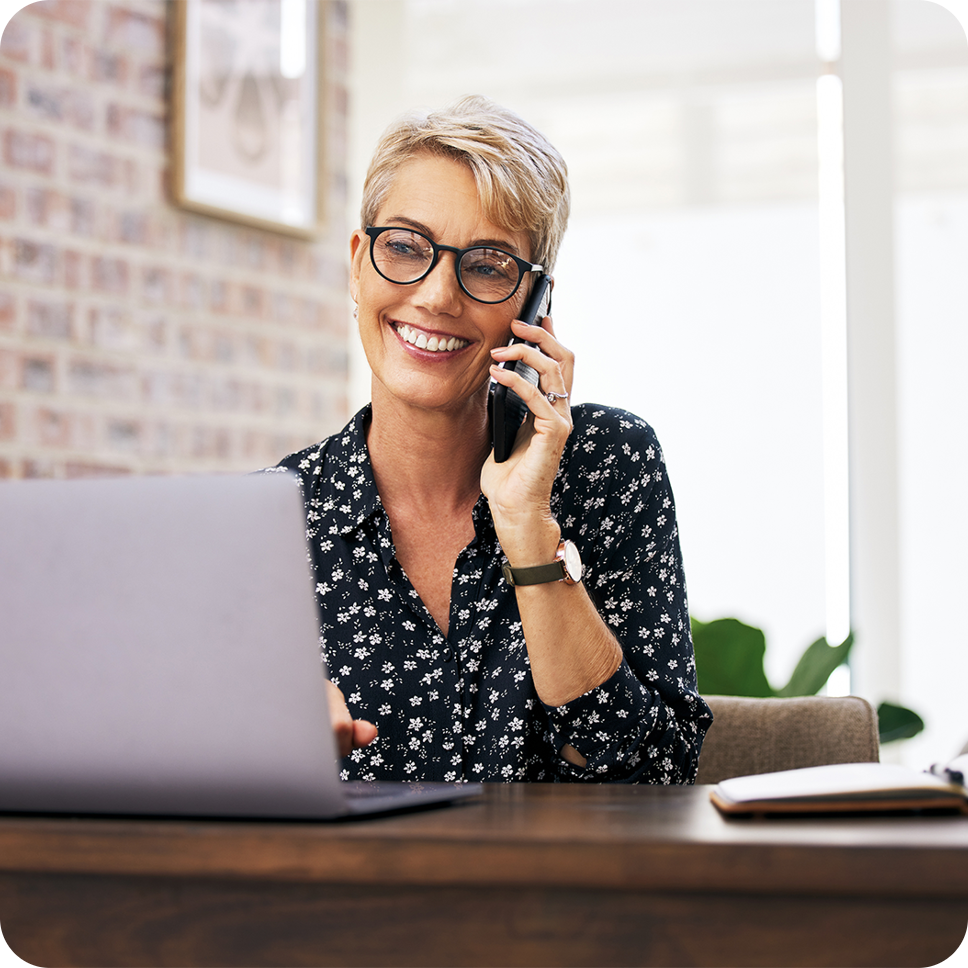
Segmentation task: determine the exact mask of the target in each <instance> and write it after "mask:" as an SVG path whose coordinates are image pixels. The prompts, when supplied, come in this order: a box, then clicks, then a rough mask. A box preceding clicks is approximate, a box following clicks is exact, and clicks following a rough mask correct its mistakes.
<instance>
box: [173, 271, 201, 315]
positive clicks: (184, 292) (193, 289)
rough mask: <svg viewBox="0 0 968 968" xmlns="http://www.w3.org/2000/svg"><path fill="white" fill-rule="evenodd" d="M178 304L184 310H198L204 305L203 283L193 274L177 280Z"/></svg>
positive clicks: (186, 274) (184, 275)
mask: <svg viewBox="0 0 968 968" xmlns="http://www.w3.org/2000/svg"><path fill="white" fill-rule="evenodd" d="M178 303H179V305H181V306H182V307H184V308H185V309H194V310H200V309H201V308H202V307H203V306H204V305H205V283H204V282H203V281H202V280H201V279H200V278H199V277H198V276H197V275H195V274H194V273H185V274H183V275H182V276H181V278H180V280H179V289H178Z"/></svg>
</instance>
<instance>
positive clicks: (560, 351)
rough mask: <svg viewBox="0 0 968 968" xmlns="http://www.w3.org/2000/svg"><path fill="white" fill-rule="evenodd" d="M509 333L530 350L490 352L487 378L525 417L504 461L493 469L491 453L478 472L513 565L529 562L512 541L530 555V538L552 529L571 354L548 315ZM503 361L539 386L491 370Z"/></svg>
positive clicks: (568, 423) (515, 325) (516, 347)
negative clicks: (520, 405)
mask: <svg viewBox="0 0 968 968" xmlns="http://www.w3.org/2000/svg"><path fill="white" fill-rule="evenodd" d="M511 330H512V332H513V334H514V335H515V336H517V337H519V338H521V339H524V340H526V341H527V342H529V343H534V344H535V345H534V346H528V345H526V343H515V344H513V345H511V346H501V347H497V348H495V349H493V350H491V355H492V356H493V357H494V360H495V365H494V366H492V367H491V375H492V377H493V378H494V379H495V380H496V381H497V382H498V383H502V384H504V385H505V386H507V387H509V388H510V389H511V390H513V391H514V392H515V393H517V394H518V396H519V397H520V398H521V399H522V400H523V401H524V403H525V405H526V406H527V408H528V411H529V412H528V415H527V417H526V418H525V421H524V423H523V425H522V426H521V429H520V430H519V431H518V434H517V437H516V439H515V442H514V449H513V450H512V452H511V454H510V456H509V457H508V459H507V460H506V461H504V462H502V463H500V464H498V463H496V462H495V460H494V454H493V453H491V455H490V456H489V457H488V459H487V461H486V462H485V464H484V468H483V470H482V471H481V490H482V491H483V492H484V494H485V496H486V497H487V499H488V503H489V504H490V506H491V514H492V516H493V518H494V524H495V527H496V529H497V532H498V537H499V538H500V540H501V546H502V548H503V550H504V553H505V554H506V555H507V557H508V560H509V561H511V563H512V564H513V565H525V564H529V563H531V562H525V561H521V560H516V559H518V558H519V553H518V549H517V547H516V545H517V544H518V542H517V541H516V538H518V537H520V538H521V539H522V543H523V546H524V547H526V548H530V551H529V552H526V553H528V554H534V553H535V551H536V550H537V549H535V548H534V544H535V537H536V536H537V535H540V534H541V533H542V532H545V531H547V532H548V533H549V535H550V534H551V531H556V529H557V525H554V519H553V518H552V516H551V503H550V502H551V487H552V484H553V483H554V479H555V475H556V474H557V472H558V463H559V461H560V460H561V454H562V451H563V450H564V447H565V441H566V440H567V439H568V435H569V434H570V433H571V428H572V419H571V405H570V403H569V395H570V394H571V386H572V380H573V377H574V372H575V354H574V353H572V352H571V350H569V349H567V348H566V347H564V346H562V345H561V343H559V342H558V340H557V339H556V338H555V333H554V326H553V324H552V321H551V317H550V316H545V318H544V319H543V320H542V322H541V325H540V326H527V325H525V324H524V323H522V322H521V321H520V320H514V321H513V322H512V324H511ZM505 360H523V361H524V362H525V363H527V364H528V366H531V367H533V368H534V369H535V370H536V371H537V373H538V376H539V380H538V386H537V387H535V386H533V385H532V384H530V383H529V382H528V381H527V380H525V379H524V378H523V377H520V376H518V375H517V374H516V373H513V372H511V371H509V370H504V369H501V368H500V367H499V366H497V365H496V364H497V363H503V362H504V361H505ZM549 394H554V395H556V396H557V399H555V401H554V402H552V401H551V399H549V396H548V395H549ZM549 525H553V527H551V528H549ZM536 532H537V534H536ZM555 543H556V544H557V538H556V539H555ZM522 550H523V549H522Z"/></svg>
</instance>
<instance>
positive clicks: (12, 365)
mask: <svg viewBox="0 0 968 968" xmlns="http://www.w3.org/2000/svg"><path fill="white" fill-rule="evenodd" d="M19 383H20V354H19V353H15V352H14V351H13V350H7V349H2V348H0V389H3V390H15V389H16V388H17V386H18V384H19Z"/></svg>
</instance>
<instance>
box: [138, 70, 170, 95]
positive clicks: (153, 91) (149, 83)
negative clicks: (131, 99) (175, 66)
mask: <svg viewBox="0 0 968 968" xmlns="http://www.w3.org/2000/svg"><path fill="white" fill-rule="evenodd" d="M167 90H168V73H167V71H166V70H165V68H164V66H163V65H161V64H146V65H144V66H143V67H141V68H140V69H139V70H138V93H139V94H143V95H144V96H145V97H153V98H158V99H159V100H161V99H162V98H164V97H165V95H166V93H167Z"/></svg>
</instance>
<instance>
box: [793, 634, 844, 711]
mask: <svg viewBox="0 0 968 968" xmlns="http://www.w3.org/2000/svg"><path fill="white" fill-rule="evenodd" d="M853 644H854V633H853V632H851V633H850V635H848V636H847V638H846V639H844V641H843V642H841V643H840V645H834V646H830V645H828V644H827V640H826V639H825V638H819V639H817V641H816V642H811V643H810V645H808V646H807V649H806V651H805V652H804V653H803V655H801V656H800V661H799V662H798V663H797V665H796V668H795V669H794V670H793V675H791V676H790V681H789V682H788V683H787V684H786V685H785V686H784V687H783V688H782V689H780V690H779V691H778V692H777V695H778V696H815V695H816V694H817V693H818V692H819V691H820V689H821V688H822V687H823V686H824V685H825V684H826V682H827V680H828V679H829V678H830V673H831V672H833V671H834V669H836V668H837V666H839V665H841V663H843V662H844V661H845V660H846V659H847V654H848V653H849V652H850V647H851V646H852V645H853Z"/></svg>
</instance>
